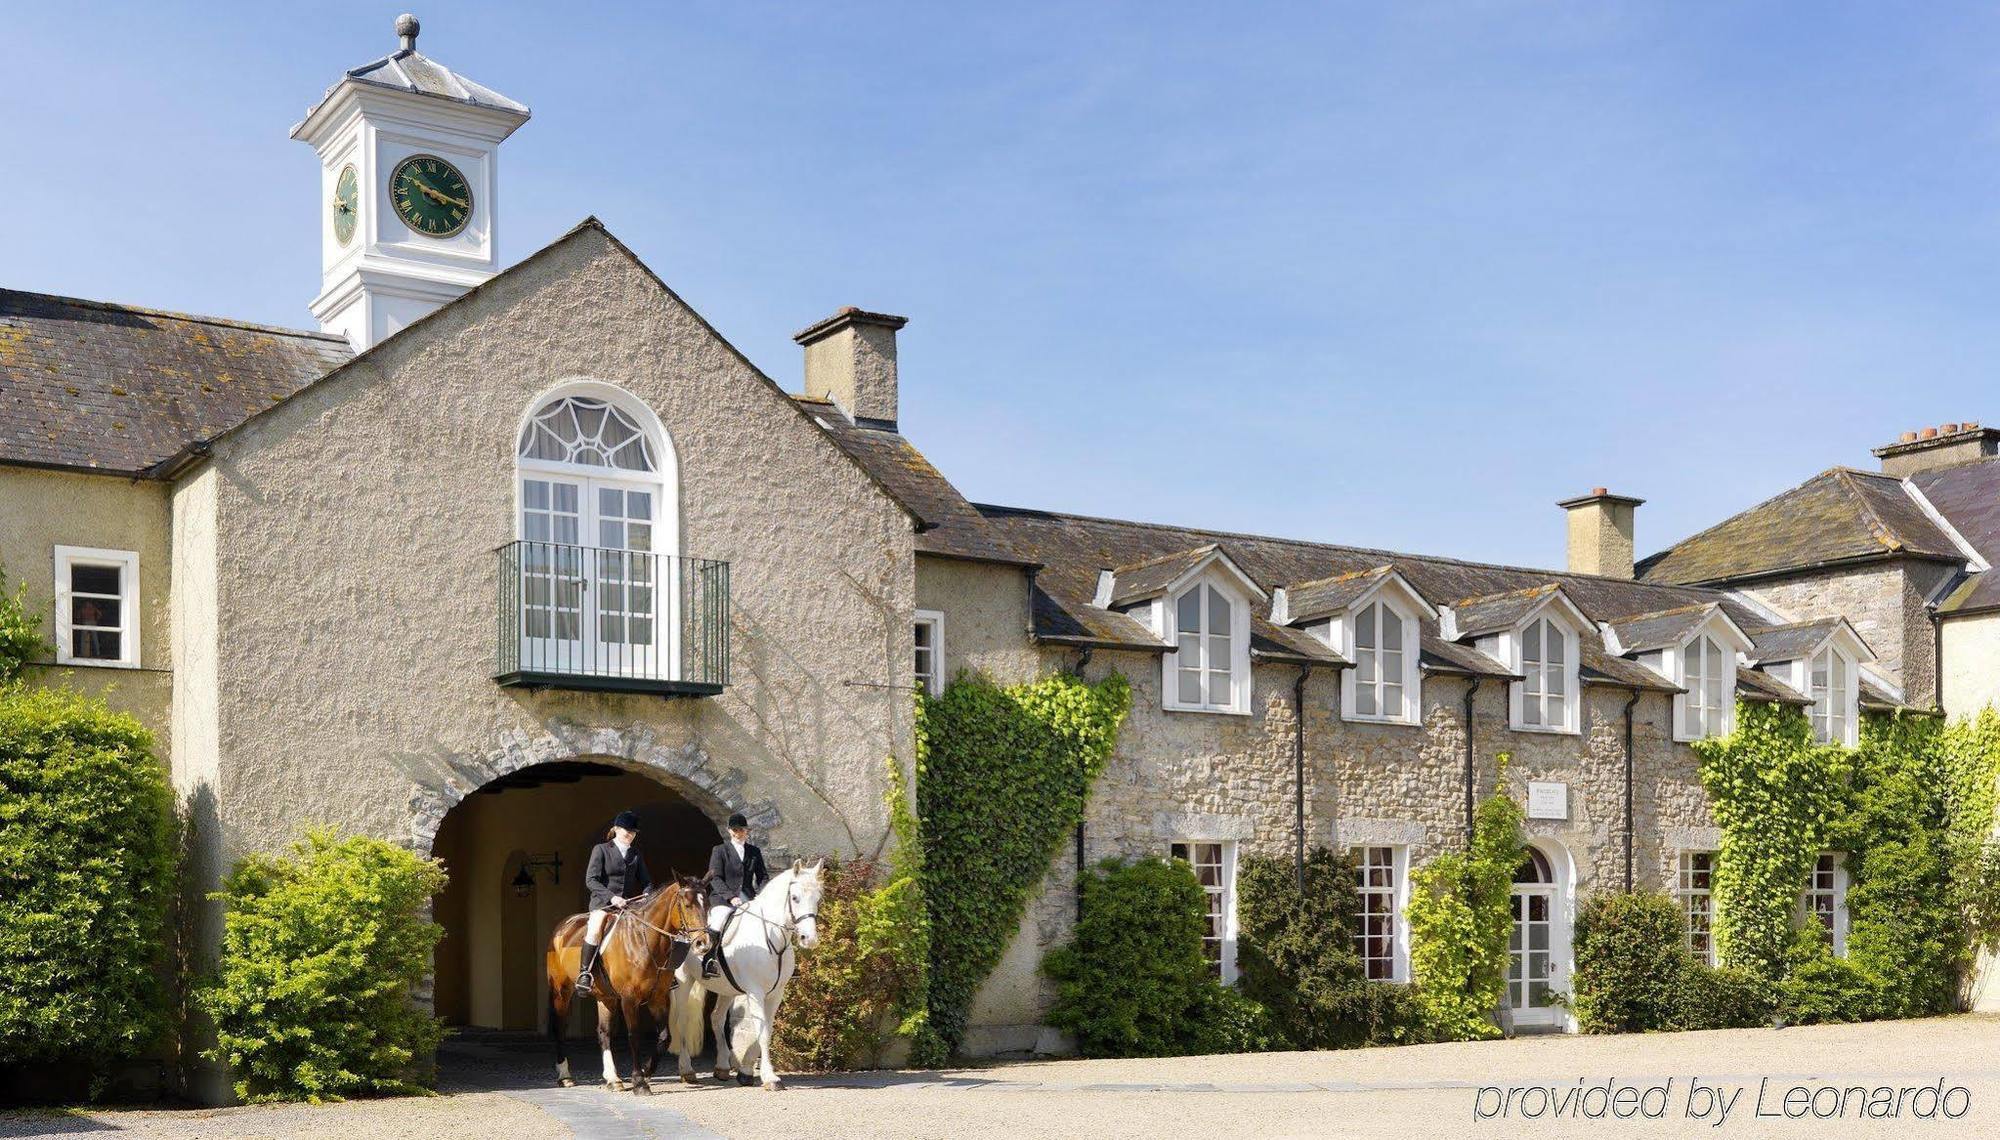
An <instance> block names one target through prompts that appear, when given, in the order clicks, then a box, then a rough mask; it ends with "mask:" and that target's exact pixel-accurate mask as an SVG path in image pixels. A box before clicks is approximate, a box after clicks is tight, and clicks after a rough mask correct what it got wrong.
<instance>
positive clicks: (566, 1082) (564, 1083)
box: [556, 1077, 576, 1089]
mask: <svg viewBox="0 0 2000 1140" xmlns="http://www.w3.org/2000/svg"><path fill="white" fill-rule="evenodd" d="M556 1087H557V1088H565V1089H573V1088H575V1087H576V1082H575V1081H573V1080H571V1079H570V1078H568V1077H564V1078H563V1079H561V1080H559V1081H557V1082H556Z"/></svg>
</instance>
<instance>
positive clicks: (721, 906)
mask: <svg viewBox="0 0 2000 1140" xmlns="http://www.w3.org/2000/svg"><path fill="white" fill-rule="evenodd" d="M735 909H736V908H735V907H733V906H730V905H729V904H728V903H717V904H716V905H714V906H712V907H709V908H708V928H709V929H710V930H716V931H719V930H721V929H722V924H723V923H725V922H728V921H729V913H730V912H731V911H733V910H735Z"/></svg>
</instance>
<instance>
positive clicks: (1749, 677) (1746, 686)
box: [1736, 665, 1812, 705]
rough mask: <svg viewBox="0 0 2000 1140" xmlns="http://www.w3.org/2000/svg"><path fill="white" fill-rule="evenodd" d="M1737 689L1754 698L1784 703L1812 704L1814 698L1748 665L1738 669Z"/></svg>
mask: <svg viewBox="0 0 2000 1140" xmlns="http://www.w3.org/2000/svg"><path fill="white" fill-rule="evenodd" d="M1736 691H1737V692H1738V693H1741V694H1743V695H1744V696H1746V697H1749V698H1751V699H1753V700H1760V701H1769V702H1772V703H1774V704H1782V705H1810V704H1812V698H1811V697H1808V696H1805V695H1804V694H1802V693H1800V692H1799V691H1798V690H1797V689H1794V688H1792V687H1791V686H1790V685H1787V684H1785V683H1784V682H1783V681H1780V680H1778V679H1777V678H1776V677H1773V676H1771V675H1770V674H1769V673H1766V672H1764V671H1763V670H1762V669H1752V668H1750V667H1748V666H1741V665H1740V666H1738V667H1737V669H1736Z"/></svg>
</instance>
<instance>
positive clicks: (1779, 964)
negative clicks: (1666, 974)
mask: <svg viewBox="0 0 2000 1140" xmlns="http://www.w3.org/2000/svg"><path fill="white" fill-rule="evenodd" d="M1694 749H1695V752H1696V754H1697V755H1698V756H1699V757H1700V761H1701V783H1702V786H1703V787H1704V788H1706V789H1707V790H1708V797H1709V801H1710V803H1711V804H1713V806H1714V812H1715V821H1716V823H1717V824H1718V825H1719V826H1720V827H1721V829H1722V846H1721V849H1720V850H1719V851H1717V852H1716V856H1715V873H1714V877H1713V879H1712V880H1711V882H1712V897H1713V900H1714V910H1715V913H1714V919H1713V928H1714V938H1715V947H1716V954H1717V957H1718V958H1719V960H1720V961H1721V962H1722V963H1723V964H1724V965H1726V966H1735V967H1738V968H1741V969H1745V970H1749V971H1751V972H1752V973H1755V974H1757V975H1759V976H1761V977H1763V978H1765V979H1767V980H1772V981H1775V980H1776V979H1777V978H1779V977H1780V976H1782V975H1783V974H1784V973H1785V970H1786V959H1787V954H1788V951H1789V949H1790V946H1791V943H1792V932H1793V927H1794V922H1793V920H1794V917H1795V915H1796V912H1797V909H1798V903H1799V891H1800V889H1801V888H1802V887H1803V886H1804V884H1805V881H1806V876H1807V874H1808V873H1809V872H1811V870H1812V866H1813V861H1814V860H1815V859H1816V858H1818V855H1819V852H1820V851H1822V850H1824V849H1826V845H1827V844H1828V843H1829V841H1830V840H1831V839H1832V838H1833V834H1834V827H1835V824H1836V823H1837V821H1838V820H1839V819H1840V817H1841V816H1842V814H1843V810H1844V808H1845V807H1846V801H1847V797H1848V795H1849V789H1848V776H1849V771H1850V768H1851V765H1850V762H1849V757H1850V754H1849V753H1848V751H1847V750H1846V749H1843V748H1839V747H1836V746H1832V745H1822V744H1815V743H1814V742H1813V738H1812V728H1811V726H1810V725H1808V724H1807V723H1806V717H1805V713H1804V712H1803V711H1801V710H1800V709H1799V708H1797V707H1795V706H1791V705H1780V704H1767V703H1762V702H1757V703H1752V702H1744V701H1739V702H1738V703H1737V706H1736V731H1735V732H1733V733H1731V734H1730V735H1728V736H1726V737H1722V738H1719V739H1710V740H1700V741H1696V742H1695V745H1694Z"/></svg>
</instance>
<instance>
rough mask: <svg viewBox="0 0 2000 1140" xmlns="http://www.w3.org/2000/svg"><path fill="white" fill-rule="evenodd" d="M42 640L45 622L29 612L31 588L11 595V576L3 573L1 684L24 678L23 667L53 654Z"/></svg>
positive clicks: (0, 573) (0, 595)
mask: <svg viewBox="0 0 2000 1140" xmlns="http://www.w3.org/2000/svg"><path fill="white" fill-rule="evenodd" d="M51 648H52V647H51V646H50V645H49V643H48V642H47V641H45V640H43V638H42V623H41V620H40V619H39V618H37V617H35V616H33V615H31V614H30V613H29V612H28V587H27V586H25V585H23V586H22V587H20V588H19V589H17V590H15V591H13V592H12V593H9V592H8V591H7V574H6V572H5V571H4V570H0V685H4V684H6V683H7V682H9V681H12V680H13V679H14V678H15V677H18V676H20V675H21V667H22V666H23V665H26V664H27V663H28V662H30V661H37V660H40V659H42V658H45V657H47V656H48V655H49V653H50V651H51Z"/></svg>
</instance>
